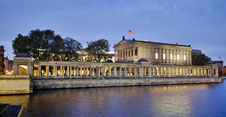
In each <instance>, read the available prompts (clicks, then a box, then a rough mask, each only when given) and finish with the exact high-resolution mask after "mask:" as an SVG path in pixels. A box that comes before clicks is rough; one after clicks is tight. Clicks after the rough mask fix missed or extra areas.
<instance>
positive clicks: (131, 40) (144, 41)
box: [122, 38, 191, 47]
mask: <svg viewBox="0 0 226 117" xmlns="http://www.w3.org/2000/svg"><path fill="white" fill-rule="evenodd" d="M122 41H128V42H141V43H152V44H163V45H173V46H183V47H191V45H181V44H178V43H176V44H171V43H161V42H152V41H146V40H136V39H135V38H133V39H122Z"/></svg>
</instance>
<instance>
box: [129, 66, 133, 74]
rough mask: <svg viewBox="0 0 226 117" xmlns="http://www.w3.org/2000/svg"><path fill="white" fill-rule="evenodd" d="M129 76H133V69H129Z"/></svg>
mask: <svg viewBox="0 0 226 117" xmlns="http://www.w3.org/2000/svg"><path fill="white" fill-rule="evenodd" d="M129 76H133V73H132V68H131V67H129Z"/></svg>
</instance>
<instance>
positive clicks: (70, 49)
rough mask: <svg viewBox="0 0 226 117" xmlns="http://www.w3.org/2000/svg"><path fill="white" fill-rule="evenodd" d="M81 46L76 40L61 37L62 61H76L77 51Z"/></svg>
mask: <svg viewBox="0 0 226 117" xmlns="http://www.w3.org/2000/svg"><path fill="white" fill-rule="evenodd" d="M81 48H82V44H81V43H79V42H78V41H76V40H74V39H72V38H70V37H67V38H66V39H63V54H64V57H63V60H64V61H76V60H78V53H77V51H78V50H80V49H81Z"/></svg>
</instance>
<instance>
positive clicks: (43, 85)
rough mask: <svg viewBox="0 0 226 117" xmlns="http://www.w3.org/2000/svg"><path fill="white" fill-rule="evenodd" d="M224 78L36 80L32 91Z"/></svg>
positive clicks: (163, 83)
mask: <svg viewBox="0 0 226 117" xmlns="http://www.w3.org/2000/svg"><path fill="white" fill-rule="evenodd" d="M223 80H224V78H216V77H208V78H121V79H120V78H98V79H97V78H80V79H78V78H38V79H33V86H34V89H63V88H92V87H119V86H155V85H181V84H204V83H205V84H207V83H220V82H222V81H223Z"/></svg>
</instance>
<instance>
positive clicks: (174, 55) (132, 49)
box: [114, 37, 192, 65]
mask: <svg viewBox="0 0 226 117" xmlns="http://www.w3.org/2000/svg"><path fill="white" fill-rule="evenodd" d="M114 51H115V61H116V62H121V63H122V62H139V60H141V59H142V60H145V61H147V62H150V63H151V64H171V65H191V64H192V59H191V51H192V47H191V46H190V45H181V44H177V43H176V44H169V43H159V42H151V41H142V40H136V39H135V38H133V39H125V37H123V38H122V40H121V41H120V42H118V43H117V44H115V45H114Z"/></svg>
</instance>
